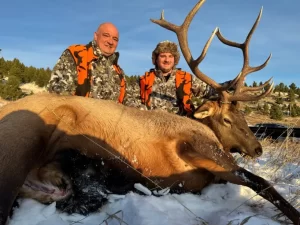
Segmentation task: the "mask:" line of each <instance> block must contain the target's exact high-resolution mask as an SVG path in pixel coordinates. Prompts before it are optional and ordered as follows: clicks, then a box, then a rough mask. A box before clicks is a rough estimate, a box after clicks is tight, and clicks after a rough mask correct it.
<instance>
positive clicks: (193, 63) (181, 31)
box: [150, 0, 222, 90]
mask: <svg viewBox="0 0 300 225" xmlns="http://www.w3.org/2000/svg"><path fill="white" fill-rule="evenodd" d="M204 2H205V0H200V1H199V2H198V3H197V4H196V5H195V6H194V8H193V9H192V10H191V11H190V12H189V14H188V15H187V16H186V18H185V20H184V22H183V23H182V25H181V26H177V25H175V24H173V23H170V22H168V21H166V20H165V19H164V14H163V12H162V16H161V18H160V19H159V20H156V19H150V20H151V21H152V22H153V23H156V24H158V25H160V26H161V27H164V28H166V29H168V30H171V31H173V32H175V33H176V35H177V38H178V42H179V46H180V49H181V52H182V54H183V56H184V58H185V60H186V62H187V64H188V65H189V67H190V69H191V70H192V71H193V73H194V74H195V75H196V76H197V77H198V78H199V79H200V80H202V81H203V82H205V83H207V84H208V85H210V86H212V87H213V88H214V89H216V90H220V89H221V88H222V86H221V85H220V84H218V83H217V82H215V81H214V80H212V79H211V78H210V77H208V76H207V75H205V74H204V73H203V72H202V71H200V69H199V68H198V65H199V64H200V62H201V61H202V60H203V59H204V58H205V56H206V53H207V50H208V48H209V46H210V44H211V41H212V39H213V37H214V36H215V34H216V32H217V29H215V31H214V32H213V33H212V35H211V36H210V38H209V40H208V41H207V42H206V44H205V46H204V48H203V51H202V53H201V55H200V56H199V57H198V58H197V59H196V60H194V59H193V57H192V54H191V51H190V49H189V46H188V40H187V31H188V28H189V26H190V24H191V21H192V20H193V18H194V16H195V14H196V13H197V12H198V10H199V9H200V7H201V6H202V5H203V3H204Z"/></svg>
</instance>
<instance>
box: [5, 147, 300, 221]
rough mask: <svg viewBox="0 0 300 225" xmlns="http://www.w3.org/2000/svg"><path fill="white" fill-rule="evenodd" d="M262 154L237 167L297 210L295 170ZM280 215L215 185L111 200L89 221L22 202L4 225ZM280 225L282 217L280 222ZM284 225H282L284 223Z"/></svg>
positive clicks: (242, 191) (298, 175)
mask: <svg viewBox="0 0 300 225" xmlns="http://www.w3.org/2000/svg"><path fill="white" fill-rule="evenodd" d="M269 157H274V154H273V153H272V151H271V152H269V153H265V154H264V155H263V157H261V158H260V159H259V160H255V161H252V162H250V163H249V162H247V164H245V163H244V162H241V163H240V164H241V165H242V166H244V167H245V168H246V169H249V170H251V171H252V172H253V173H255V174H258V175H260V176H262V177H264V178H265V179H268V180H271V181H275V182H276V185H275V188H276V189H277V190H278V191H279V192H280V193H281V194H282V195H283V196H284V197H285V198H286V199H288V200H289V201H290V200H292V199H294V200H293V201H294V202H293V204H294V205H295V204H296V205H298V206H296V207H298V210H299V205H300V167H299V164H298V165H297V164H290V163H285V164H284V166H279V167H275V166H276V165H275V164H274V162H272V161H270V158H269ZM279 213H280V212H279V211H278V210H277V209H276V208H275V206H273V205H272V204H270V203H269V202H267V201H266V200H264V199H262V198H261V197H260V196H256V194H255V192H253V191H252V190H251V189H249V188H247V187H242V186H238V185H234V184H230V183H228V184H213V185H210V186H208V187H207V188H205V189H204V190H203V192H202V194H201V195H193V194H188V193H187V194H181V195H177V194H173V195H171V194H167V195H165V196H162V197H154V196H152V195H151V196H141V195H138V194H135V193H132V192H131V193H128V194H127V195H125V196H111V202H110V203H109V204H107V205H105V206H104V207H102V208H101V210H99V212H98V213H93V214H91V215H89V216H82V215H77V214H76V215H67V214H65V213H60V212H58V211H57V210H56V209H55V203H53V204H51V205H43V204H40V203H38V202H35V201H34V200H31V199H23V200H21V201H20V208H18V209H16V210H15V211H14V215H13V217H12V218H11V219H10V221H9V222H8V225H54V224H55V225H68V224H83V225H100V224H103V225H107V224H109V225H121V224H122V225H125V224H126V225H127V224H128V225H160V224H163V225H202V224H208V225H241V224H247V225H263V224H266V225H275V224H280V222H279V221H278V219H276V220H273V219H272V218H276V216H278V215H279ZM281 220H282V221H285V220H284V217H281ZM283 224H285V223H284V222H283Z"/></svg>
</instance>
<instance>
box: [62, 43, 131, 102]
mask: <svg viewBox="0 0 300 225" xmlns="http://www.w3.org/2000/svg"><path fill="white" fill-rule="evenodd" d="M68 50H69V51H70V53H71V54H72V56H73V59H74V61H75V63H76V69H77V75H78V84H77V87H76V91H75V93H74V95H78V96H85V97H89V94H90V91H91V82H92V79H91V78H92V74H91V62H92V61H93V60H94V59H97V58H98V57H97V56H96V55H95V54H94V51H93V47H92V45H91V43H89V44H87V45H72V46H70V47H69V48H68ZM113 66H114V69H115V71H116V72H117V74H118V75H119V76H120V79H121V84H120V95H119V98H118V102H119V103H122V102H123V100H124V97H125V88H126V86H125V78H124V75H123V73H122V70H121V68H120V67H119V66H118V65H117V64H116V65H113Z"/></svg>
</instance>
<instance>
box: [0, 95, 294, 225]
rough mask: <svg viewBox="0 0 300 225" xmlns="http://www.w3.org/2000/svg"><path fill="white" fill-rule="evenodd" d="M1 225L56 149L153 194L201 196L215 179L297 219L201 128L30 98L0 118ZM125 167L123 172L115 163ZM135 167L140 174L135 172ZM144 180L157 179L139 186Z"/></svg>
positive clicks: (127, 111)
mask: <svg viewBox="0 0 300 225" xmlns="http://www.w3.org/2000/svg"><path fill="white" fill-rule="evenodd" d="M0 119H1V120H0V130H2V131H5V132H0V139H1V140H2V141H1V142H0V159H1V162H2V163H1V164H0V174H1V176H0V224H4V223H5V221H6V218H7V215H8V213H9V211H10V207H11V205H12V202H13V201H14V199H15V197H16V196H17V194H18V192H19V188H20V187H21V186H22V184H23V183H24V181H25V178H26V176H27V175H28V173H29V172H30V171H32V170H34V169H36V168H40V167H43V165H45V164H46V163H47V162H49V161H53V159H54V156H55V154H56V153H57V152H59V151H60V150H62V149H68V148H71V149H77V150H78V151H79V152H80V153H81V154H84V155H86V156H88V157H91V158H98V159H101V158H102V159H105V160H110V161H111V162H112V163H113V164H112V166H113V167H114V168H115V169H120V170H122V171H125V172H124V173H125V174H126V176H127V177H129V178H130V179H131V180H133V181H135V182H140V183H143V184H145V186H148V187H149V188H151V185H152V186H155V185H158V186H159V187H161V188H165V187H170V186H171V184H173V183H174V182H176V181H178V180H180V181H184V183H185V185H184V186H183V187H182V188H183V189H182V191H183V192H184V191H187V192H188V191H190V190H194V191H200V190H201V189H202V188H203V187H205V186H206V185H208V184H209V183H210V182H211V181H212V180H213V179H214V176H217V177H220V178H221V179H224V180H227V181H229V182H232V183H235V184H240V185H245V186H248V187H250V188H252V189H253V190H254V191H256V192H257V193H258V194H259V195H261V196H262V197H264V198H265V199H267V200H269V201H270V202H271V203H272V204H274V205H275V206H276V207H278V208H279V209H280V210H281V211H282V212H283V213H284V214H285V215H286V216H287V217H288V218H290V219H291V220H292V221H293V222H294V223H295V224H297V222H299V212H298V211H297V210H296V209H295V208H294V207H293V206H291V205H290V204H289V203H288V202H287V201H286V200H285V199H284V198H283V197H282V196H281V195H279V194H278V193H277V191H276V190H275V189H274V188H273V187H271V185H270V184H269V183H268V182H267V181H265V180H264V179H262V178H260V177H258V176H255V175H254V174H252V173H250V172H248V171H246V170H245V169H243V168H240V167H238V166H237V165H236V164H235V162H234V159H233V157H232V156H231V154H230V153H228V152H226V151H224V150H223V147H222V145H221V143H220V142H219V140H218V138H217V137H216V136H215V134H214V132H213V131H212V130H211V129H209V128H208V127H207V126H206V125H204V124H201V123H199V122H197V121H193V120H191V119H188V118H184V117H179V116H177V115H172V114H170V113H164V112H153V111H146V112H145V111H140V110H137V109H134V108H129V107H125V106H122V105H119V104H115V103H113V102H109V101H101V100H96V99H86V98H82V97H74V96H68V97H65V96H57V95H51V94H43V95H33V96H30V97H26V98H23V99H21V100H18V101H16V102H14V103H10V104H8V105H6V106H4V107H3V108H2V109H1V111H0ZM120 160H121V161H123V162H125V161H126V162H127V163H128V164H127V165H126V166H124V164H123V163H121V161H120ZM130 167H132V168H134V169H135V170H137V171H140V173H137V172H136V171H135V170H132V168H130ZM145 177H147V178H150V179H151V180H160V183H159V184H155V185H154V184H152V183H145V180H147V179H145Z"/></svg>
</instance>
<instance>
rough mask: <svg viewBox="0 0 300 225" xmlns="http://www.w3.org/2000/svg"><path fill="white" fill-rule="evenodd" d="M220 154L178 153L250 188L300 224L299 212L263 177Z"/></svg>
mask: <svg viewBox="0 0 300 225" xmlns="http://www.w3.org/2000/svg"><path fill="white" fill-rule="evenodd" d="M220 151H222V150H220ZM214 155H215V154H214ZM222 156H225V157H216V158H213V159H209V158H207V157H204V156H202V155H200V154H199V153H197V152H195V151H192V150H189V151H184V152H181V155H180V157H181V158H183V159H184V160H185V161H186V162H187V163H189V164H191V165H193V166H195V167H197V168H203V169H206V170H208V171H209V172H211V173H212V174H214V175H215V176H217V177H220V178H221V179H224V180H227V181H229V182H231V183H234V184H239V185H243V186H247V187H249V188H251V189H252V190H254V191H255V192H256V193H257V194H258V195H260V196H261V197H263V198H264V199H266V200H268V201H269V202H271V203H272V204H273V205H275V206H276V207H277V208H278V209H279V210H280V211H281V212H283V213H284V214H285V215H286V216H287V217H288V218H289V219H290V220H291V221H292V222H293V223H294V224H295V225H299V224H300V212H299V211H298V210H297V209H295V208H294V207H293V206H292V205H291V204H290V203H289V202H288V201H286V200H285V199H284V198H283V197H282V196H281V195H280V194H279V193H278V192H277V191H276V190H275V188H273V187H272V185H271V184H270V183H268V182H267V181H266V180H265V179H263V178H261V177H259V176H256V175H254V174H253V173H251V172H249V171H247V170H245V169H243V168H241V167H239V166H237V165H236V164H235V163H234V162H233V161H232V159H231V157H230V156H229V155H228V156H227V155H226V154H223V155H222ZM216 161H217V162H216ZM218 161H219V162H218Z"/></svg>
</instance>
